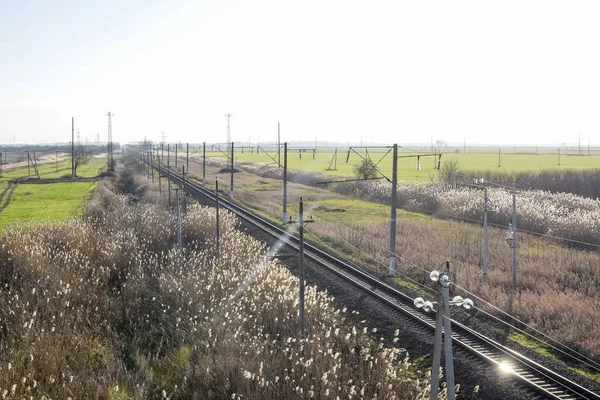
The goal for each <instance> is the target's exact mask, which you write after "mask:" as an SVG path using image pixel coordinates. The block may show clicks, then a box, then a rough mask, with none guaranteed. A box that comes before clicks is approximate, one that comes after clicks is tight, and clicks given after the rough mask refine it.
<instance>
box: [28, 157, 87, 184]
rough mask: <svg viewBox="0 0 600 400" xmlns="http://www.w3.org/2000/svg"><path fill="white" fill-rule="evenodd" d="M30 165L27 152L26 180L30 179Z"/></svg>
mask: <svg viewBox="0 0 600 400" xmlns="http://www.w3.org/2000/svg"><path fill="white" fill-rule="evenodd" d="M30 163H31V156H30V155H29V151H28V152H27V179H31V169H30ZM73 176H75V175H73Z"/></svg>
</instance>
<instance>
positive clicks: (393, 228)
mask: <svg viewBox="0 0 600 400" xmlns="http://www.w3.org/2000/svg"><path fill="white" fill-rule="evenodd" d="M397 191H398V144H394V150H393V155H392V202H391V203H392V204H391V209H392V211H391V218H390V268H389V271H388V276H390V277H391V276H394V275H395V274H396V195H397V193H396V192H397Z"/></svg>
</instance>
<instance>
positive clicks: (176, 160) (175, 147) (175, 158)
mask: <svg viewBox="0 0 600 400" xmlns="http://www.w3.org/2000/svg"><path fill="white" fill-rule="evenodd" d="M175 171H177V143H175Z"/></svg>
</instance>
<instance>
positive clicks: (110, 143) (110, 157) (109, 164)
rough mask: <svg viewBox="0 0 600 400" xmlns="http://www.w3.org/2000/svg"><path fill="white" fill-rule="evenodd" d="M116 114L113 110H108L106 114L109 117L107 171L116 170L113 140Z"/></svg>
mask: <svg viewBox="0 0 600 400" xmlns="http://www.w3.org/2000/svg"><path fill="white" fill-rule="evenodd" d="M113 115H114V114H113V113H112V112H110V111H109V112H107V113H106V116H107V117H108V141H107V142H106V153H107V154H106V161H107V167H106V168H107V171H110V172H112V171H114V160H113V141H112V120H111V118H112V116H113Z"/></svg>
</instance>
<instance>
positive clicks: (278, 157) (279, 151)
mask: <svg viewBox="0 0 600 400" xmlns="http://www.w3.org/2000/svg"><path fill="white" fill-rule="evenodd" d="M277 166H278V167H279V168H281V133H280V131H279V122H278V123H277ZM283 222H284V223H285V220H284V221H283Z"/></svg>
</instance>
